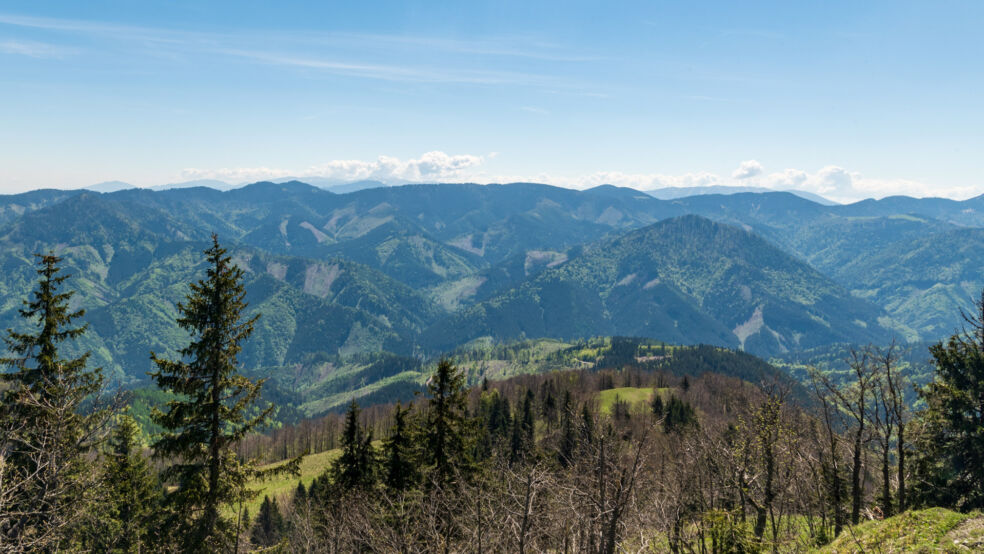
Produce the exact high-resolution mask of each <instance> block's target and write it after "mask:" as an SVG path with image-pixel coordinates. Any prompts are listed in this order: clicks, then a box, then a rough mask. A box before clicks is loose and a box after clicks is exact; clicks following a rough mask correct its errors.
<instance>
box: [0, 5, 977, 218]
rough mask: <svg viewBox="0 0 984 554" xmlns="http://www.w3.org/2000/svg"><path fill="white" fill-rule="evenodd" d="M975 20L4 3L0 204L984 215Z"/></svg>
mask: <svg viewBox="0 0 984 554" xmlns="http://www.w3.org/2000/svg"><path fill="white" fill-rule="evenodd" d="M982 24H984V2H973V1H967V2H947V1H934V2H917V3H912V2H898V1H896V2H867V1H866V2H857V1H853V2H788V1H786V2H775V3H771V2H730V1H729V2H645V3H615V2H557V3H533V2H502V1H499V2H491V3H480V2H460V3H453V2H432V3H403V2H399V3H396V2H394V3H385V2H384V3H371V2H344V3H343V2H311V3H301V2H287V1H282V2H269V3H261V2H252V1H240V2H200V1H195V2H181V1H178V2H174V1H171V2H160V3H154V2H133V1H129V0H128V1H117V2H100V1H90V2H39V1H37V0H33V1H19V0H12V1H11V0H7V1H5V2H3V3H0V192H17V191H22V190H28V189H33V188H39V187H59V188H71V187H80V186H86V185H90V184H92V183H96V182H100V181H107V180H116V179H118V180H123V181H126V182H129V183H133V184H136V185H139V186H150V185H157V184H163V183H169V182H178V181H185V180H190V179H200V178H210V179H211V178H214V179H221V180H225V181H227V182H232V183H238V182H244V181H254V180H259V179H264V178H277V177H286V176H299V177H302V178H311V179H313V178H322V179H327V180H335V181H349V180H356V179H362V178H373V179H379V180H383V181H386V182H390V183H396V182H417V181H477V182H504V181H515V180H530V181H540V182H548V183H552V184H557V185H562V186H571V187H576V188H584V187H588V186H593V185H596V184H601V183H613V184H619V185H626V186H634V187H636V188H641V189H649V188H659V187H662V186H693V185H702V184H732V185H733V184H742V185H754V186H766V187H773V188H800V189H805V190H811V191H814V192H820V193H822V194H826V195H828V196H830V197H834V198H837V199H842V200H848V199H854V198H860V197H867V196H875V197H880V196H885V195H888V194H898V193H903V194H910V195H916V196H926V195H939V196H950V197H958V198H964V197H969V196H972V195H976V194H981V193H984V179H982V175H984V171H982V170H984V156H982V155H981V153H982V152H984V132H982V129H984V105H982V103H984V100H982V98H984V95H982V88H984V87H982V85H984V61H982V60H984V40H982V39H981V37H980V29H981V28H982Z"/></svg>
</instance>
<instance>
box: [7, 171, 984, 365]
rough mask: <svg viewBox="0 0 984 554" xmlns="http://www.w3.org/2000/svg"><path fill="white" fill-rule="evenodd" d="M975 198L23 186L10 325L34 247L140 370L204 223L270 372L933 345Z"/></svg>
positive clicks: (970, 279)
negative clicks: (647, 346)
mask: <svg viewBox="0 0 984 554" xmlns="http://www.w3.org/2000/svg"><path fill="white" fill-rule="evenodd" d="M982 202H984V201H982V200H981V199H971V200H968V201H963V202H958V201H943V200H939V199H929V200H926V201H922V200H917V199H906V198H892V199H885V200H883V201H871V202H862V203H856V204H850V205H844V206H824V205H820V204H817V203H815V202H812V201H809V200H807V199H804V198H801V197H799V196H796V195H794V194H791V193H783V192H770V193H736V194H729V195H700V196H692V197H686V198H678V199H674V200H659V199H656V198H653V197H651V196H649V195H646V194H643V193H641V192H639V191H636V190H634V189H628V188H624V187H614V186H600V187H595V188H593V189H588V190H585V191H576V190H571V189H565V188H558V187H551V186H547V185H540V184H534V183H513V184H506V185H476V184H441V185H408V186H400V187H373V188H366V189H362V190H358V191H355V192H349V193H334V192H331V191H328V190H324V189H321V188H318V187H315V186H311V185H309V184H305V183H301V182H296V181H292V182H286V183H272V182H260V183H253V184H250V185H246V186H243V187H239V188H234V189H230V190H227V191H219V190H215V189H213V188H209V187H202V186H192V187H187V188H175V189H169V190H162V191H153V190H147V189H128V190H122V191H118V192H113V193H102V194H100V193H96V192H89V191H53V190H42V191H33V192H31V193H25V194H20V195H9V196H0V255H2V257H0V263H3V264H4V267H5V273H4V275H3V276H2V277H0V293H2V298H3V302H2V305H0V306H2V309H0V320H2V321H0V325H10V324H12V322H13V321H14V320H15V319H16V317H15V312H14V310H15V309H16V307H18V306H19V303H20V301H21V299H23V298H24V297H25V295H26V294H27V292H28V291H29V290H30V286H31V283H32V281H33V279H34V275H33V272H32V271H33V270H32V267H31V263H32V258H31V255H32V254H33V252H36V251H41V250H47V249H54V250H56V251H57V252H59V253H60V254H61V255H63V256H65V258H66V264H67V266H68V268H69V269H70V271H71V272H72V273H75V274H76V277H75V279H74V280H73V281H72V284H73V286H74V287H77V288H78V289H79V291H80V295H79V302H80V303H81V305H82V306H84V307H86V308H88V309H89V310H90V315H91V316H92V317H93V318H94V324H93V328H94V330H95V333H94V334H93V336H92V337H91V341H90V342H89V343H88V344H89V346H90V347H91V348H92V349H93V351H94V352H95V354H96V358H97V359H98V360H100V363H103V364H104V365H106V366H107V367H108V368H111V369H112V371H114V372H116V374H118V375H120V376H122V375H130V376H134V377H137V378H140V377H142V376H143V371H145V366H146V364H147V359H146V352H147V350H148V349H149V348H151V347H153V348H161V349H165V350H166V349H168V348H173V346H174V345H175V344H177V341H178V340H179V338H180V334H177V333H176V331H175V329H174V327H173V321H172V316H173V305H174V303H175V302H177V301H179V300H180V299H181V297H182V295H183V291H184V290H186V289H185V287H186V285H187V283H188V282H189V281H191V280H193V279H195V278H197V273H196V271H198V269H200V265H199V264H200V260H199V259H198V258H197V251H196V248H198V246H196V245H201V244H202V241H204V240H206V239H207V238H208V236H209V234H210V233H211V232H216V233H218V234H219V235H220V237H221V239H222V241H223V242H224V243H225V244H227V245H229V246H230V247H231V248H232V250H233V251H234V252H235V253H236V256H237V260H240V261H241V262H242V263H243V264H244V267H247V268H248V270H249V271H248V275H249V282H248V283H247V289H248V291H249V294H250V295H251V296H250V298H252V299H253V301H254V307H255V308H256V309H257V310H259V311H262V312H263V313H264V314H266V315H265V316H264V320H265V321H268V322H270V323H269V324H267V323H264V324H263V325H264V326H265V327H263V331H262V332H261V333H260V334H259V335H258V339H257V341H258V343H260V344H262V345H263V346H262V347H261V346H259V345H258V346H257V347H256V349H255V350H253V351H251V353H250V354H249V355H248V356H247V357H246V359H247V361H248V363H249V364H251V366H256V367H267V368H272V369H270V371H285V369H284V368H285V367H288V366H289V367H300V366H304V365H305V364H307V363H309V362H308V361H305V360H309V359H313V358H312V357H317V356H320V355H337V354H338V353H340V352H347V353H353V352H373V351H379V350H391V351H395V352H399V353H404V354H411V353H413V352H421V351H424V350H429V349H443V348H445V347H447V346H448V345H451V346H455V344H454V343H455V342H456V341H459V340H462V341H464V340H470V339H471V338H475V337H477V336H481V335H482V334H489V335H491V336H497V337H502V338H515V337H517V336H522V335H525V336H527V337H529V338H533V337H535V336H547V337H551V336H552V337H576V336H588V335H590V334H633V335H645V336H652V338H656V339H660V340H667V341H673V342H687V343H693V342H708V343H712V344H718V345H723V346H731V347H744V348H745V349H747V350H749V351H752V352H758V353H761V354H771V353H775V352H782V351H783V350H784V349H787V350H795V349H797V348H804V347H807V346H811V345H822V344H824V343H829V342H832V341H867V340H872V341H880V340H887V339H888V338H890V335H892V334H897V335H898V336H900V337H903V338H908V339H916V338H918V339H923V340H935V339H937V338H940V337H941V336H943V334H945V333H946V332H948V331H949V330H951V329H952V328H954V327H955V326H956V325H958V324H959V321H958V320H957V317H958V316H955V313H956V312H955V309H956V308H960V307H964V306H967V305H969V302H970V300H971V298H970V296H971V295H970V294H969V293H970V292H971V291H973V290H975V288H976V289H977V290H979V288H980V286H981V285H984V283H982V282H981V281H982V280H981V278H980V277H979V276H978V274H979V271H978V268H976V266H975V265H974V262H973V260H974V259H977V258H979V256H977V254H976V252H977V249H978V248H980V247H981V246H980V245H984V236H981V234H980V233H979V232H977V227H979V226H984V204H982ZM899 210H906V211H905V212H904V213H903V212H900V211H899ZM927 214H930V215H927ZM688 215H692V216H700V218H696V219H694V218H687V217H683V218H682V219H681V217H682V216H688ZM674 218H675V219H674ZM701 218H706V219H701ZM722 224H723V225H722ZM739 246H740V248H739ZM811 266H812V267H811ZM954 268H958V269H954ZM876 276H877V277H876ZM646 285H649V287H648V288H647V287H646ZM698 285H700V286H698ZM743 287H747V288H748V291H747V294H746V293H745V289H744V288H743ZM852 295H853V296H852ZM746 296H747V298H746ZM964 296H967V298H966V299H963V297H964ZM537 307H539V309H540V312H535V310H534V308H537ZM957 311H958V310H957ZM96 323H98V325H97V324H96ZM267 325H268V327H267ZM319 353H320V354H319ZM284 364H286V365H284ZM298 364H300V366H298ZM286 371H291V372H293V371H295V369H287V370H286Z"/></svg>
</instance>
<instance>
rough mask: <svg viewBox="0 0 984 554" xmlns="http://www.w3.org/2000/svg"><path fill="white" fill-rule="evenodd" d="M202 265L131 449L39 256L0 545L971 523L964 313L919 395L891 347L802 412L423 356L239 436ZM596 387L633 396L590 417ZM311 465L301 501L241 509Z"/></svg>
mask: <svg viewBox="0 0 984 554" xmlns="http://www.w3.org/2000/svg"><path fill="white" fill-rule="evenodd" d="M205 257H206V261H207V272H206V276H205V277H204V278H203V279H202V280H200V281H198V282H196V283H193V284H191V291H190V293H189V294H188V296H187V298H186V300H185V301H184V302H182V303H181V304H179V306H178V309H179V313H180V318H179V319H178V324H179V325H180V326H181V327H182V328H183V329H185V330H186V331H187V332H188V334H189V341H188V344H187V346H186V347H185V348H183V349H182V350H181V351H180V352H179V353H178V356H177V357H175V358H168V357H166V356H163V355H158V354H156V353H152V354H151V356H152V359H153V361H154V363H155V365H156V370H155V371H154V372H153V373H152V374H151V378H152V379H153V380H154V382H155V383H156V384H157V385H158V387H160V388H161V389H162V390H164V391H167V392H168V393H169V394H171V395H173V396H171V398H172V400H170V401H169V402H168V403H167V404H166V405H165V406H163V407H161V408H160V409H157V410H156V411H155V412H154V413H153V415H152V418H153V421H154V422H155V423H156V424H157V425H159V426H160V427H161V428H162V429H163V432H162V433H160V434H158V435H156V436H154V437H152V438H151V440H150V443H149V444H147V445H145V444H143V443H142V441H141V438H140V433H139V430H138V428H137V425H136V424H135V422H134V421H133V419H132V418H131V417H130V416H129V415H128V414H127V411H126V409H125V407H123V406H122V404H123V403H122V402H121V399H120V398H119V396H118V395H110V394H107V393H106V392H105V391H104V390H103V389H104V386H103V382H102V377H101V373H100V371H99V370H98V369H89V368H88V367H87V357H88V355H86V354H83V355H81V356H76V357H71V356H68V355H66V352H71V351H72V349H71V348H70V346H71V342H72V341H73V340H75V339H77V338H78V337H79V336H81V335H82V334H83V333H84V332H85V325H79V324H78V321H79V320H80V318H82V317H83V316H84V312H83V311H82V310H74V311H73V310H72V309H71V308H70V305H71V297H72V292H71V291H63V290H62V289H63V288H64V283H65V280H66V279H67V276H65V275H62V274H61V273H60V270H59V262H60V259H59V258H58V257H57V256H55V255H53V254H48V255H42V256H39V258H38V265H39V267H38V274H39V281H38V286H37V288H36V290H35V291H34V292H33V294H32V296H31V297H30V298H29V299H28V300H27V301H25V305H24V307H23V309H22V310H21V315H22V316H23V317H24V318H25V320H26V322H27V323H29V325H25V328H26V329H28V330H22V331H8V336H7V351H8V357H6V358H3V359H2V360H0V363H2V364H3V365H5V366H6V367H7V368H8V371H7V372H5V373H4V374H3V391H2V405H0V431H2V435H0V551H3V552H36V551H40V552H54V551H99V552H147V551H153V552H238V551H247V550H267V551H277V552H401V553H404V552H405V553H412V552H486V551H488V552H498V551H509V552H540V551H557V552H560V551H563V552H584V553H613V552H616V551H670V552H761V551H800V550H807V549H810V548H815V547H817V546H820V545H823V544H826V543H827V542H830V541H831V540H833V539H834V538H835V537H836V536H838V535H839V534H841V533H845V532H848V529H849V528H851V527H852V526H854V525H857V524H858V523H860V522H861V521H862V520H865V519H871V518H882V517H889V516H891V515H893V514H896V513H899V512H901V511H904V510H907V509H910V508H914V507H923V506H946V507H950V508H954V509H958V510H963V511H969V510H975V509H981V508H984V492H982V491H984V437H982V435H981V433H980V429H982V428H984V296H982V298H981V301H980V302H978V304H977V310H976V312H975V313H973V314H970V315H968V316H967V318H966V319H967V323H968V325H967V330H965V331H963V332H961V333H958V334H956V335H954V336H953V337H951V338H950V339H949V340H948V341H946V342H940V343H938V344H937V345H935V346H933V347H932V349H931V354H932V356H933V358H934V361H935V365H936V373H935V376H934V379H933V381H932V382H931V383H930V384H929V385H927V386H925V387H921V388H918V389H916V388H915V387H914V386H913V385H912V384H911V383H910V382H909V381H908V379H907V376H906V375H905V374H904V373H903V372H902V371H901V370H900V367H899V363H898V360H899V347H897V346H896V345H891V346H889V347H887V348H880V349H879V348H875V347H869V348H860V349H855V350H854V351H853V352H852V355H851V357H850V359H849V360H847V361H846V363H845V367H846V368H847V372H846V373H845V374H844V375H840V376H834V375H831V374H828V373H822V372H818V371H814V372H812V373H811V376H810V377H811V379H810V382H809V383H808V385H809V387H808V388H809V393H810V398H807V399H803V398H801V395H800V394H799V393H798V392H794V390H793V388H792V387H791V385H790V383H789V382H788V380H784V379H769V380H762V381H760V382H758V383H757V384H752V383H751V382H750V381H749V379H748V375H745V374H743V375H742V376H743V377H746V378H745V379H739V378H736V377H727V376H723V375H720V374H716V373H713V372H704V368H705V367H710V368H713V367H712V366H713V365H714V360H716V359H718V358H719V357H720V354H719V353H718V351H716V350H713V349H707V350H702V349H694V350H691V351H687V352H686V353H685V355H686V356H688V357H687V358H686V359H687V362H686V363H687V365H688V367H690V366H693V368H699V369H700V371H701V373H700V374H691V373H692V372H687V373H686V374H684V375H682V376H681V375H674V374H672V373H667V372H666V371H664V370H663V369H665V368H666V367H667V365H666V360H665V357H664V354H665V353H666V349H665V346H659V347H658V348H660V351H659V352H656V353H654V352H652V351H650V350H651V349H650V350H647V352H646V353H645V354H646V355H645V356H641V357H640V356H639V355H638V354H639V352H638V350H636V347H634V346H632V341H630V340H628V339H618V340H617V341H614V342H617V345H616V346H617V348H614V349H613V350H612V352H611V353H610V355H609V357H610V358H611V359H612V360H616V361H620V362H619V364H620V365H621V367H618V368H614V369H610V370H604V371H594V372H586V371H569V370H568V371H553V372H550V373H546V374H539V375H521V376H517V377H514V378H512V379H508V380H505V381H499V382H488V381H485V382H482V383H481V384H479V385H477V386H471V387H470V386H468V385H469V384H468V382H467V379H466V373H465V372H464V371H463V370H462V368H460V367H459V366H457V365H455V363H454V362H453V361H452V360H450V359H442V360H441V361H440V362H439V363H438V365H437V367H436V369H435V371H434V373H433V375H432V376H431V377H430V378H429V379H428V381H427V383H426V385H425V391H424V394H423V395H422V396H420V397H417V398H416V399H415V400H414V401H413V402H411V403H410V404H408V405H403V404H401V403H397V404H395V405H387V406H370V407H367V408H366V410H363V409H362V408H361V407H360V406H359V405H358V403H357V402H355V401H354V400H353V401H352V402H351V403H350V405H349V407H348V410H347V411H346V412H345V414H344V415H343V416H337V417H336V416H329V417H325V418H322V419H320V420H311V421H304V422H301V423H299V424H298V425H294V426H288V427H284V428H281V429H278V430H276V431H274V432H272V433H268V434H263V433H262V432H263V431H264V430H266V426H267V425H268V424H269V422H270V421H271V418H272V416H273V410H274V406H272V405H270V404H266V405H264V404H263V403H261V402H260V401H259V398H260V391H261V388H262V386H263V380H262V379H259V380H253V379H249V378H247V377H245V376H244V375H243V374H242V373H241V372H240V368H239V367H238V364H237V355H238V353H239V352H240V350H241V348H242V345H243V343H244V342H245V341H246V340H248V338H249V336H250V334H251V333H252V329H253V325H254V323H255V318H252V319H245V318H244V317H243V313H244V310H245V307H246V305H245V302H244V300H243V298H244V292H245V291H244V289H243V286H242V273H241V270H239V269H238V268H237V267H236V266H235V265H234V264H233V263H232V262H231V260H230V258H229V257H228V256H227V255H226V252H225V250H224V249H223V248H222V247H221V246H220V245H219V243H218V240H217V239H216V238H214V237H213V244H212V246H211V247H210V248H209V249H208V250H206V251H205ZM640 359H641V360H642V362H640V361H639V360H640ZM722 359H723V358H722ZM722 363H739V364H741V363H745V362H741V361H739V362H734V361H730V362H729V361H728V360H725V361H724V362H722ZM754 374H755V375H756V376H759V377H761V376H763V375H765V373H763V372H761V371H757V370H756V371H755V373H754ZM617 387H628V388H630V389H631V390H632V391H635V392H637V393H638V391H643V392H644V393H645V394H647V395H648V396H646V401H644V402H638V401H636V402H629V401H628V400H625V399H623V398H621V397H616V398H615V399H614V401H613V402H607V403H603V402H602V401H601V397H602V394H601V392H602V391H605V390H609V389H613V388H617ZM916 396H918V397H919V398H920V399H921V400H922V404H923V405H924V406H925V407H923V408H921V409H919V410H914V409H913V408H912V406H913V405H915V403H914V398H915V397H916ZM328 449H333V450H334V452H335V453H336V454H337V455H336V456H335V458H334V459H333V461H332V462H331V463H330V465H329V467H326V468H325V470H324V471H323V473H322V474H320V475H319V476H317V477H316V478H315V479H314V480H313V481H311V482H309V483H305V482H302V481H298V482H297V485H296V487H295V488H294V490H293V491H292V492H291V493H289V494H285V495H281V496H277V497H269V496H268V497H265V498H263V501H262V503H261V504H260V508H259V512H258V513H257V514H248V513H247V511H246V510H245V509H244V508H243V506H244V505H245V504H246V503H248V502H249V501H250V500H251V499H252V498H253V497H254V496H255V495H256V494H257V493H256V492H255V491H256V490H257V488H256V487H257V485H258V484H259V483H262V481H263V480H264V479H266V478H268V477H271V474H272V473H273V472H279V473H293V474H295V475H296V474H297V472H298V468H299V464H300V461H301V457H302V456H303V455H304V454H305V453H307V452H310V451H322V450H328ZM272 459H279V460H283V461H284V462H285V463H281V464H276V465H273V466H265V467H267V468H269V467H273V468H275V469H264V466H261V465H260V462H261V461H270V460H272Z"/></svg>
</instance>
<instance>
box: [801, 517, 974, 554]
mask: <svg viewBox="0 0 984 554" xmlns="http://www.w3.org/2000/svg"><path fill="white" fill-rule="evenodd" d="M982 550H984V516H982V515H981V514H980V513H971V514H961V513H958V512H953V511H950V510H946V509H944V508H929V509H926V510H913V511H908V512H905V513H903V514H900V515H897V516H894V517H890V518H888V519H885V520H882V521H868V522H865V523H862V524H861V525H858V526H857V527H855V528H854V529H853V530H852V529H846V530H845V531H844V532H843V533H841V536H840V537H838V538H837V540H835V541H834V542H832V543H831V544H829V545H827V546H825V547H824V548H822V549H821V550H820V552H821V553H829V554H833V553H848V552H851V553H853V552H881V553H886V554H887V553H896V552H926V553H929V552H981V551H982Z"/></svg>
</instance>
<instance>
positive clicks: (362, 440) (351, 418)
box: [331, 400, 376, 490]
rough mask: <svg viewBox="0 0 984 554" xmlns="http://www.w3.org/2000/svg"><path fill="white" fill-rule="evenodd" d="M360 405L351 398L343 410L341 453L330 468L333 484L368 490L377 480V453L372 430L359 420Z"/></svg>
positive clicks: (347, 488) (348, 488)
mask: <svg viewBox="0 0 984 554" xmlns="http://www.w3.org/2000/svg"><path fill="white" fill-rule="evenodd" d="M359 413H360V410H359V404H358V403H357V402H356V401H355V400H352V403H351V404H349V408H348V411H346V412H345V427H344V429H343V430H342V454H341V456H339V457H338V458H337V459H336V460H335V461H334V463H333V464H332V467H331V474H332V477H333V478H334V484H335V485H336V486H338V487H340V488H342V489H344V490H350V489H368V488H370V487H372V485H373V484H374V483H375V482H376V452H375V450H374V449H373V447H372V431H371V430H367V429H365V428H364V427H362V423H361V422H360V421H359Z"/></svg>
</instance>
